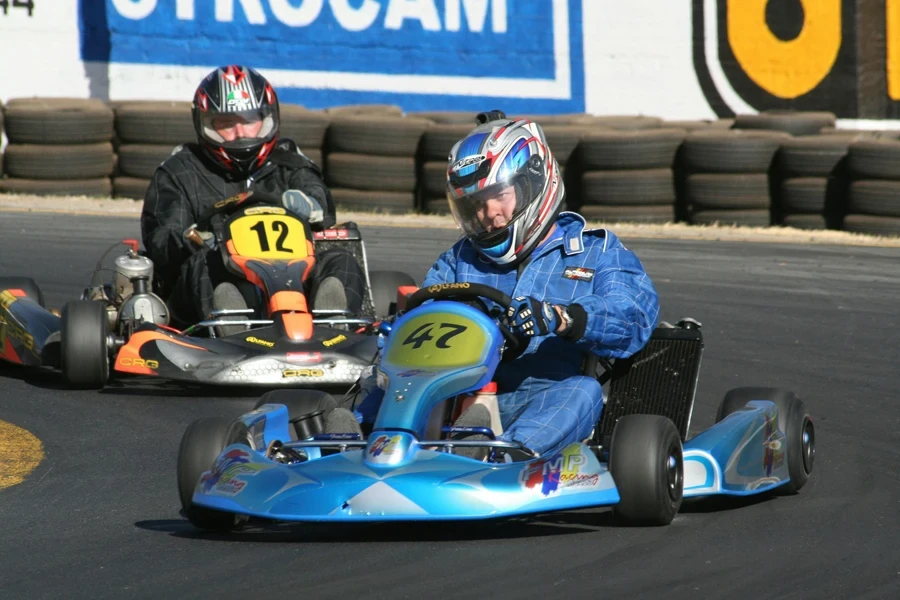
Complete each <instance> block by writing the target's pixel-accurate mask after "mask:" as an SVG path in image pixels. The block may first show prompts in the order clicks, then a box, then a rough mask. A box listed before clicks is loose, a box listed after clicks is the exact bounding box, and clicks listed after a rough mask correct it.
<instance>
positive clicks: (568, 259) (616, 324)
mask: <svg viewBox="0 0 900 600" xmlns="http://www.w3.org/2000/svg"><path fill="white" fill-rule="evenodd" d="M556 225H557V227H556V229H555V231H554V232H553V233H552V234H551V235H550V237H549V238H548V239H547V240H545V241H544V242H543V243H542V244H541V245H540V246H538V247H537V248H536V249H535V250H534V251H533V253H532V255H531V257H530V258H531V261H530V262H529V263H528V264H527V265H526V266H525V268H524V269H522V270H521V273H519V272H518V271H519V270H518V269H515V268H513V269H510V268H504V267H501V266H498V265H496V264H494V263H492V262H489V261H487V260H485V259H483V258H482V257H481V255H480V254H479V253H478V252H477V251H476V250H475V248H474V247H473V246H472V244H471V243H470V242H469V241H468V239H466V238H463V239H461V240H460V241H459V242H457V243H456V244H454V246H453V247H452V248H451V249H450V250H448V251H447V252H444V253H443V254H442V255H441V256H440V257H439V258H438V260H437V262H436V263H435V264H434V266H432V268H431V270H430V271H429V272H428V274H427V275H426V276H425V281H424V283H423V284H422V287H428V286H430V285H434V284H438V283H456V282H469V283H481V284H484V285H488V286H491V287H493V288H496V289H498V290H500V291H502V292H504V293H505V294H507V295H508V296H510V297H512V298H515V297H517V296H532V297H535V298H537V299H538V300H541V301H547V302H550V303H551V304H561V305H572V304H578V305H580V306H581V307H582V308H583V309H584V313H583V314H584V315H586V322H584V323H583V333H582V334H581V336H580V338H579V339H577V340H570V339H564V338H563V337H560V336H557V335H555V334H553V333H551V334H549V335H545V336H534V337H532V338H530V339H529V341H528V347H527V348H526V349H525V351H524V353H523V354H522V355H521V356H519V357H518V358H516V359H515V360H512V361H510V362H505V363H501V364H500V366H499V367H498V368H497V371H496V373H495V375H494V380H495V381H496V382H497V386H498V395H497V399H498V404H499V407H500V418H501V422H502V425H503V430H504V433H503V435H502V436H500V439H504V440H515V441H518V442H521V443H522V444H524V445H525V446H527V447H528V448H531V449H532V450H534V451H536V452H539V453H540V454H542V455H544V454H549V453H553V452H554V451H557V450H560V449H562V448H563V447H565V446H566V445H567V444H569V443H572V442H576V441H582V440H585V439H586V438H588V437H589V436H590V434H591V430H592V429H593V428H594V425H595V424H596V423H597V421H599V419H600V413H601V411H602V410H603V391H602V389H601V387H600V384H599V382H598V381H597V380H596V379H595V378H593V377H587V376H584V375H583V374H582V373H583V364H584V359H585V356H586V353H588V352H593V353H595V354H597V355H598V356H600V357H609V358H627V357H629V356H631V355H632V354H634V353H635V352H637V351H638V350H640V349H641V348H643V347H644V345H645V344H646V343H647V340H648V339H649V338H650V334H651V333H652V332H653V329H654V328H655V327H656V324H657V321H658V319H659V298H658V296H657V293H656V289H655V288H654V287H653V283H652V282H651V281H650V277H649V276H648V275H647V273H646V272H645V271H644V268H643V266H642V265H641V262H640V260H638V258H637V256H636V255H635V254H634V253H633V252H631V251H630V250H628V249H627V248H626V247H625V246H623V245H622V243H621V242H620V241H619V238H618V237H616V236H615V234H613V233H612V232H610V231H608V230H605V229H597V230H588V231H585V230H584V226H585V221H584V218H583V217H581V215H578V214H577V213H571V212H563V213H560V215H559V217H558V218H557V220H556ZM379 391H380V390H379ZM367 400H368V399H367ZM379 400H380V399H379ZM363 404H370V403H369V402H364V403H363ZM371 408H375V407H374V406H372V405H371V404H370V410H371Z"/></svg>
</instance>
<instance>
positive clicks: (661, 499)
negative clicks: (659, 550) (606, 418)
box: [609, 414, 684, 525]
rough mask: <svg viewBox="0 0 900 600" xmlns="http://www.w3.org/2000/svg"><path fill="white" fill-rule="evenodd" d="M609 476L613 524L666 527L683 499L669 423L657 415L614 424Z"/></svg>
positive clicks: (676, 439) (680, 463) (677, 447)
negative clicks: (615, 492) (613, 501)
mask: <svg viewBox="0 0 900 600" xmlns="http://www.w3.org/2000/svg"><path fill="white" fill-rule="evenodd" d="M609 471H610V473H611V474H612V477H613V480H614V481H615V483H616V489H617V490H618V492H619V503H618V504H616V505H615V506H613V514H614V515H615V516H616V518H617V519H619V520H621V521H623V522H625V523H628V524H634V525H668V524H669V523H671V522H672V519H674V518H675V515H676V514H677V513H678V509H679V508H681V501H682V498H683V495H684V458H683V455H682V446H681V436H680V435H679V433H678V428H677V427H675V424H674V423H673V422H672V421H671V420H670V419H668V418H666V417H661V416H657V415H644V414H637V415H627V416H625V417H622V418H621V419H619V420H618V421H617V422H616V426H615V428H614V429H613V434H612V441H611V442H610V449H609Z"/></svg>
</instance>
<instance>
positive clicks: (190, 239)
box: [182, 223, 216, 250]
mask: <svg viewBox="0 0 900 600" xmlns="http://www.w3.org/2000/svg"><path fill="white" fill-rule="evenodd" d="M182 237H183V238H184V240H185V241H186V242H187V243H188V245H189V246H191V247H192V248H193V249H194V250H202V249H203V248H209V249H210V250H215V249H216V236H214V235H213V234H212V232H209V231H201V230H199V229H197V224H196V223H194V224H193V225H191V226H190V227H188V228H187V229H185V230H184V233H183V234H182Z"/></svg>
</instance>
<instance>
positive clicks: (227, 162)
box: [191, 65, 280, 178]
mask: <svg viewBox="0 0 900 600" xmlns="http://www.w3.org/2000/svg"><path fill="white" fill-rule="evenodd" d="M191 115H192V116H193V118H194V130H195V131H196V132H197V139H198V141H199V142H200V145H201V146H202V147H203V149H204V150H205V151H206V153H207V154H208V155H209V156H210V158H212V159H213V161H214V162H215V163H216V164H218V165H220V166H222V168H223V169H224V170H225V171H226V172H227V173H229V174H231V175H232V176H233V177H235V178H244V177H248V176H249V175H250V174H251V173H253V172H254V171H255V170H256V169H258V168H259V167H261V166H262V165H263V164H265V162H266V159H267V158H268V156H269V154H270V153H271V152H272V149H273V148H274V147H275V142H277V141H278V129H279V125H280V116H279V111H278V96H277V95H276V94H275V90H274V89H273V88H272V86H271V85H270V84H269V82H268V81H266V78H265V77H263V76H262V75H260V74H259V73H258V72H256V71H255V70H253V69H251V68H250V67H244V66H239V65H229V66H227V67H219V68H218V69H216V70H214V71H213V72H211V73H210V74H209V75H207V76H206V77H205V78H204V79H203V81H202V82H201V83H200V85H199V87H197V91H196V93H195V94H194V102H193V105H192V106H191Z"/></svg>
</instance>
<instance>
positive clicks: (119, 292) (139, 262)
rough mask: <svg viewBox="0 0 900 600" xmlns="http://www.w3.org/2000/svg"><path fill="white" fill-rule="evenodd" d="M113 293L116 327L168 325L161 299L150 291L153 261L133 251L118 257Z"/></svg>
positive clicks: (165, 309) (163, 303)
mask: <svg viewBox="0 0 900 600" xmlns="http://www.w3.org/2000/svg"><path fill="white" fill-rule="evenodd" d="M115 265H116V267H115V272H116V274H115V277H114V280H113V287H114V289H113V293H114V294H115V303H116V304H117V305H119V307H120V308H119V314H118V318H117V329H118V328H119V327H118V326H120V325H122V324H123V323H124V322H127V321H131V322H133V323H135V324H138V323H141V322H147V323H155V324H157V325H168V324H169V309H168V307H167V306H166V303H165V302H163V301H162V299H161V298H160V297H159V296H157V295H156V294H154V293H153V292H151V291H150V281H151V280H152V279H153V261H152V260H150V259H149V258H147V257H146V256H141V255H139V254H138V253H137V252H136V251H135V250H134V249H133V248H132V249H131V250H129V251H128V252H127V253H126V254H123V255H122V256H120V257H118V258H117V259H116V263H115Z"/></svg>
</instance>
